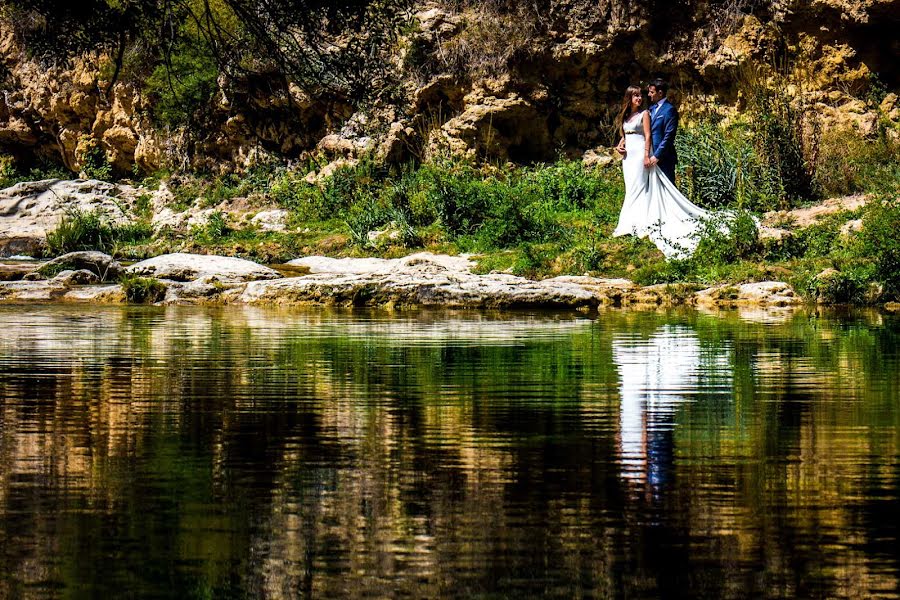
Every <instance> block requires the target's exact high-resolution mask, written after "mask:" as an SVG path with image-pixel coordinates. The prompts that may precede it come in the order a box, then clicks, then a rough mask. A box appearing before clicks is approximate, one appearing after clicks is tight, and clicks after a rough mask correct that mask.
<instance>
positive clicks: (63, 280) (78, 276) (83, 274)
mask: <svg viewBox="0 0 900 600" xmlns="http://www.w3.org/2000/svg"><path fill="white" fill-rule="evenodd" d="M50 281H51V283H52V284H55V285H60V286H64V287H72V286H76V285H90V284H92V283H99V282H100V277H98V276H97V274H96V273H92V272H91V271H88V270H87V269H78V270H77V271H73V270H71V269H67V270H65V271H61V272H60V273H58V274H57V275H56V276H55V277H54V278H53V279H51V280H50Z"/></svg>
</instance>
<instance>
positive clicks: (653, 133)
mask: <svg viewBox="0 0 900 600" xmlns="http://www.w3.org/2000/svg"><path fill="white" fill-rule="evenodd" d="M668 91H669V84H668V83H666V82H665V80H663V79H654V80H653V81H651V82H650V85H649V87H648V90H647V95H648V96H650V137H651V138H653V141H652V144H651V147H652V150H653V154H651V155H650V157H649V158H646V159H644V166H645V167H647V168H648V169H649V168H650V167H652V166H655V165H658V166H659V170H660V171H662V172H663V173H664V174H665V175H666V177H668V178H669V181H671V182H672V183H675V163H676V162H677V161H678V155H677V154H675V134H676V133H677V132H678V111H677V110H675V107H674V106H672V104H671V103H670V102H669V101H668V100H666V92H668Z"/></svg>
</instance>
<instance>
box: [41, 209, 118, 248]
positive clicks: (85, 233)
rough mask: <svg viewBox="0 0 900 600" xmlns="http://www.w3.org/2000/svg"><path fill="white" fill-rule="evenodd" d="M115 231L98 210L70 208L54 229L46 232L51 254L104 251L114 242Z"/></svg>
mask: <svg viewBox="0 0 900 600" xmlns="http://www.w3.org/2000/svg"><path fill="white" fill-rule="evenodd" d="M115 235H116V234H115V231H114V228H113V227H112V226H111V225H110V224H109V220H108V218H107V217H106V215H104V214H103V213H102V212H100V211H82V210H78V209H76V210H72V211H69V212H68V213H66V214H65V215H63V217H62V219H61V220H60V222H59V225H57V227H56V229H54V230H53V231H51V232H49V233H48V234H47V251H48V253H49V254H50V255H51V256H57V255H60V254H65V253H67V252H75V251H78V250H99V251H101V252H103V251H106V250H108V249H110V248H111V247H112V245H113V244H114V243H115Z"/></svg>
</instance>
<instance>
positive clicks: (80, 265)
mask: <svg viewBox="0 0 900 600" xmlns="http://www.w3.org/2000/svg"><path fill="white" fill-rule="evenodd" d="M60 269H68V270H75V271H79V270H87V271H89V272H91V273H93V274H94V276H95V277H97V278H98V280H99V281H108V280H116V279H118V278H119V277H120V276H121V275H122V274H123V273H124V270H123V269H122V265H121V264H119V262H118V261H117V260H115V259H114V258H113V257H112V256H110V255H108V254H104V253H103V252H93V251H82V252H69V253H68V254H63V255H62V256H58V257H56V258H54V259H53V260H50V261H48V262H46V263H44V264H43V265H41V267H40V269H39V270H40V271H41V272H43V273H50V272H56V271H59V270H60Z"/></svg>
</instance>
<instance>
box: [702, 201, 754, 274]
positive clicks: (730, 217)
mask: <svg viewBox="0 0 900 600" xmlns="http://www.w3.org/2000/svg"><path fill="white" fill-rule="evenodd" d="M697 237H698V238H699V243H698V244H697V249H696V251H695V252H694V254H693V255H692V257H691V259H689V260H692V261H694V262H695V263H696V264H698V265H709V264H719V265H727V264H732V263H735V262H737V261H739V260H748V259H756V258H758V257H759V255H760V254H761V252H762V244H761V243H760V241H759V228H758V225H757V221H756V218H755V217H753V215H752V214H750V213H749V212H747V211H745V210H737V211H732V212H729V213H721V214H718V215H714V216H713V217H712V218H710V219H707V220H706V221H704V222H703V224H702V226H701V227H700V229H699V230H698V231H697Z"/></svg>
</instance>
